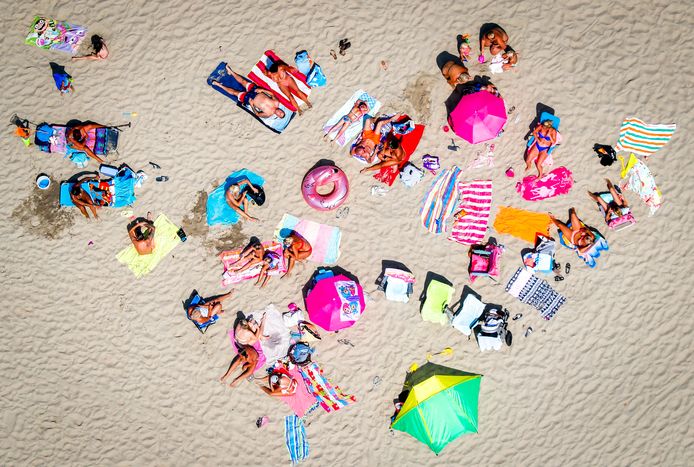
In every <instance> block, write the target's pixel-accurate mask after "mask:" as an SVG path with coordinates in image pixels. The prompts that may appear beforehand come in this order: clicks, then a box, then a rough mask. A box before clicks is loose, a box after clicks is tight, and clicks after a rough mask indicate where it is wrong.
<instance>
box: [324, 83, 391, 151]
mask: <svg viewBox="0 0 694 467" xmlns="http://www.w3.org/2000/svg"><path fill="white" fill-rule="evenodd" d="M358 100H362V101H364V102H366V103H367V104H368V106H369V114H370V115H376V112H378V110H379V109H380V108H381V103H380V102H379V101H378V100H376V99H374V98H373V97H371V96H370V95H369V94H368V93H366V92H365V91H362V90H361V89H359V90H357V91H355V93H354V94H352V97H350V98H349V99H348V100H347V102H345V103H344V104H343V105H342V107H340V108H339V109H338V110H337V112H335V113H334V114H333V116H332V117H330V118H329V119H328V121H327V122H326V123H325V125H323V133H327V132H328V130H330V128H332V127H333V126H334V125H335V124H336V123H337V122H339V121H340V119H342V117H344V116H345V115H347V114H348V113H349V112H350V111H351V110H352V106H353V105H354V103H355V102H356V101H358ZM363 126H364V122H363V119H362V120H357V121H356V122H354V123H352V124H351V125H350V126H349V128H347V131H345V133H344V134H343V135H342V136H341V137H340V139H337V140H336V141H337V144H339V145H340V146H345V145H347V144H348V143H349V142H351V141H352V140H353V139H354V138H356V136H357V135H358V134H359V133H361V129H362V127H363Z"/></svg>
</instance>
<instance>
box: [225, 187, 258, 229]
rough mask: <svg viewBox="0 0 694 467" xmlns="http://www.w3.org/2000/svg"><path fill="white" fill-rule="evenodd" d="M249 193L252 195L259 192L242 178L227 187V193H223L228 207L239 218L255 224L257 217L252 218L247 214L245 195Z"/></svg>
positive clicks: (246, 198) (247, 204)
mask: <svg viewBox="0 0 694 467" xmlns="http://www.w3.org/2000/svg"><path fill="white" fill-rule="evenodd" d="M241 185H244V186H243V188H241ZM249 191H252V192H253V193H258V191H259V190H258V188H256V187H255V186H253V184H252V183H251V182H250V180H248V179H247V178H244V179H242V180H239V181H238V182H237V183H235V184H233V185H231V186H229V188H227V191H226V192H225V193H224V198H225V199H226V201H227V204H228V205H229V207H230V208H231V209H233V210H234V211H236V212H237V213H238V214H239V216H241V217H242V218H244V219H246V220H249V221H252V222H257V221H258V218H257V217H252V216H251V215H249V214H248V206H249V203H248V197H247V196H246V193H248V192H249Z"/></svg>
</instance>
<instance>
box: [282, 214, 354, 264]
mask: <svg viewBox="0 0 694 467" xmlns="http://www.w3.org/2000/svg"><path fill="white" fill-rule="evenodd" d="M292 231H294V232H297V233H298V234H299V235H301V236H302V237H304V239H306V241H308V243H309V244H310V245H311V249H312V251H311V256H309V257H308V260H309V261H313V262H314V263H324V264H335V263H337V259H338V258H339V257H340V239H341V238H342V232H341V231H340V229H339V228H338V227H333V226H332V225H326V224H319V223H318V222H313V221H309V220H306V219H299V218H298V217H295V216H292V215H291V214H285V215H284V216H283V217H282V220H281V221H280V223H279V224H278V225H277V229H275V238H276V239H277V240H278V241H279V242H280V243H282V242H283V241H284V239H285V238H287V237H288V236H289V234H291V233H292Z"/></svg>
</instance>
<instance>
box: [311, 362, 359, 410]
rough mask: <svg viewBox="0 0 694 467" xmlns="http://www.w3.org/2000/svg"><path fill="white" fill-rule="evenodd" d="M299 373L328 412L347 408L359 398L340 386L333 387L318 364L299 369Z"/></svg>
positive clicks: (313, 363)
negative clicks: (344, 391) (347, 392)
mask: <svg viewBox="0 0 694 467" xmlns="http://www.w3.org/2000/svg"><path fill="white" fill-rule="evenodd" d="M299 372H300V373H301V376H302V378H303V380H304V383H306V386H307V387H308V389H309V391H310V392H311V393H312V394H313V395H314V396H315V398H316V399H317V400H318V403H319V404H320V406H321V407H323V409H324V410H325V411H326V412H334V411H336V410H340V409H341V408H342V407H346V406H347V405H349V404H350V402H356V401H357V398H356V397H354V396H351V395H347V394H345V393H343V392H342V390H341V389H340V387H339V386H333V385H332V384H331V383H330V381H328V380H327V379H326V378H325V376H323V369H322V368H321V367H319V366H318V364H317V363H315V362H311V363H309V364H308V365H306V366H304V367H300V368H299Z"/></svg>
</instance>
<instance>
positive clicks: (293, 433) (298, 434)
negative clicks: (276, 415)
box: [284, 415, 309, 464]
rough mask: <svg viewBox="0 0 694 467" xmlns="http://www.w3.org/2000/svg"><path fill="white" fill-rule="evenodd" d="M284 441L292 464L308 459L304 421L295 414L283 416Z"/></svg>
mask: <svg viewBox="0 0 694 467" xmlns="http://www.w3.org/2000/svg"><path fill="white" fill-rule="evenodd" d="M284 441H285V443H286V445H287V450H288V451H289V457H290V459H291V461H292V464H298V463H299V462H301V461H302V460H304V459H308V455H309V449H308V440H307V439H306V428H305V427H304V422H302V421H301V419H300V418H299V417H297V416H296V415H289V416H287V417H284Z"/></svg>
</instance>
